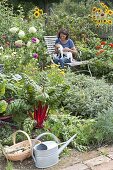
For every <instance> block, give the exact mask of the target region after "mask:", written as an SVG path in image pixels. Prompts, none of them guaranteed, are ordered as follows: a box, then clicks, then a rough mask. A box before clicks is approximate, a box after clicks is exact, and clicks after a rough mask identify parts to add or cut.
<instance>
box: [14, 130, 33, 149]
mask: <svg viewBox="0 0 113 170" xmlns="http://www.w3.org/2000/svg"><path fill="white" fill-rule="evenodd" d="M18 132H20V133H23V134H24V135H25V136H26V137H27V139H28V141H29V144H30V149H32V142H31V139H30V137H29V135H28V134H27V133H26V132H24V131H22V130H17V131H16V132H14V133H13V134H12V137H13V144H14V145H15V144H16V135H17V133H18Z"/></svg>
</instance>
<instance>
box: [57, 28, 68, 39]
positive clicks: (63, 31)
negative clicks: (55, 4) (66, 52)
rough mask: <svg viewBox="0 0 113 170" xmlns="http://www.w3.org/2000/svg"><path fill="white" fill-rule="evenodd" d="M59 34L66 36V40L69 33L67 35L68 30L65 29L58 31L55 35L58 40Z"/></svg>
mask: <svg viewBox="0 0 113 170" xmlns="http://www.w3.org/2000/svg"><path fill="white" fill-rule="evenodd" d="M60 34H64V35H66V39H68V37H69V33H68V30H66V29H65V28H62V29H60V30H59V32H58V34H57V37H58V38H60Z"/></svg>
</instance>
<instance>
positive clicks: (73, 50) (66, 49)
mask: <svg viewBox="0 0 113 170" xmlns="http://www.w3.org/2000/svg"><path fill="white" fill-rule="evenodd" d="M63 51H64V52H71V53H72V54H77V49H76V48H75V47H72V48H67V47H66V48H64V49H63Z"/></svg>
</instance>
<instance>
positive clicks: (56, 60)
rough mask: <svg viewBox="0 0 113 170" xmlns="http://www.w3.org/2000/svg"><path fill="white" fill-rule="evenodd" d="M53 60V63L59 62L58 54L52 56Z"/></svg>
mask: <svg viewBox="0 0 113 170" xmlns="http://www.w3.org/2000/svg"><path fill="white" fill-rule="evenodd" d="M53 61H54V63H55V64H58V63H59V57H58V56H54V58H53Z"/></svg>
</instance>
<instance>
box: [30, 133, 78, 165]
mask: <svg viewBox="0 0 113 170" xmlns="http://www.w3.org/2000/svg"><path fill="white" fill-rule="evenodd" d="M45 135H50V136H52V137H53V139H54V141H45V142H41V143H39V144H36V145H35V143H36V141H37V140H39V139H40V138H41V137H42V136H45ZM75 137H76V134H75V135H73V136H72V137H71V138H70V139H69V140H68V141H66V142H63V143H59V139H58V138H57V137H56V136H55V135H54V134H52V133H49V132H46V133H43V134H40V135H39V136H38V137H37V138H36V139H35V141H34V142H33V148H32V157H33V160H34V162H35V166H36V167H37V168H47V167H50V166H53V165H55V164H57V163H58V161H59V154H60V153H61V152H62V151H63V149H64V148H65V147H66V146H67V145H68V144H69V143H70V142H71V141H72V140H73V139H74V138H75ZM61 144H63V145H62V146H61V147H60V148H58V146H59V145H61Z"/></svg>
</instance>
